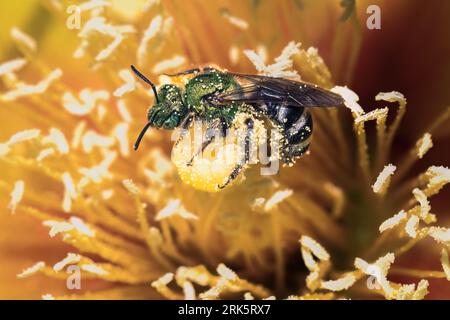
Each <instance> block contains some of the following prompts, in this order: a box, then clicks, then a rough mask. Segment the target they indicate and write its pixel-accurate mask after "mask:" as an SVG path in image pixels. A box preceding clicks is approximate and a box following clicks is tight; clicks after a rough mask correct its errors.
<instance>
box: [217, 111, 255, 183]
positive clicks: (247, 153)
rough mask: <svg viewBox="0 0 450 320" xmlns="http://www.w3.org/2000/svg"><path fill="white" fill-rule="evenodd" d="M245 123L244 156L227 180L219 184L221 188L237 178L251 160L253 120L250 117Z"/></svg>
mask: <svg viewBox="0 0 450 320" xmlns="http://www.w3.org/2000/svg"><path fill="white" fill-rule="evenodd" d="M245 124H246V125H247V133H246V135H245V140H244V148H245V149H244V157H243V159H241V161H239V163H238V164H237V165H236V166H235V167H234V169H233V171H231V174H230V175H229V176H228V178H227V180H226V181H225V183H224V184H222V185H218V186H217V187H218V188H219V189H223V188H225V187H226V186H227V185H228V184H230V183H231V182H232V181H233V180H234V179H236V178H237V176H238V175H239V173H241V171H242V169H243V168H244V166H245V165H246V164H247V163H248V162H249V160H250V142H251V135H252V133H253V126H254V123H253V120H252V119H250V118H248V119H246V120H245Z"/></svg>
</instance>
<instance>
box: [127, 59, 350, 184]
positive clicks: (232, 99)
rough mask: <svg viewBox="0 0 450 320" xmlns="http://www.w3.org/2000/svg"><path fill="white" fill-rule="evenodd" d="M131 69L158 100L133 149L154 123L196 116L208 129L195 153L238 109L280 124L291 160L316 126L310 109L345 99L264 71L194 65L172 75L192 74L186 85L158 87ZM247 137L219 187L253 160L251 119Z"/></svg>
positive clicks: (283, 154) (167, 125) (283, 150)
mask: <svg viewBox="0 0 450 320" xmlns="http://www.w3.org/2000/svg"><path fill="white" fill-rule="evenodd" d="M131 69H132V71H133V72H134V73H135V74H136V75H137V76H138V77H139V78H140V79H142V80H143V81H144V82H146V83H147V84H148V85H150V87H151V88H152V90H153V93H154V96H155V99H156V103H155V104H154V106H153V107H151V108H150V109H149V110H148V114H147V123H146V125H145V126H144V128H143V129H142V131H141V132H140V134H139V136H138V138H137V140H136V142H135V144H134V149H135V150H137V149H138V147H139V144H140V142H141V140H142V138H143V137H144V135H145V133H146V131H147V130H148V129H149V128H150V127H154V128H163V129H167V130H172V129H176V128H181V129H184V131H187V129H188V128H189V127H190V125H191V123H192V122H193V121H194V120H196V119H201V120H203V121H206V122H207V124H208V128H207V130H206V132H205V137H204V139H203V143H202V144H201V145H200V146H199V148H198V150H195V152H194V155H193V157H192V159H191V160H190V161H189V163H187V165H191V164H192V162H193V161H194V159H195V157H196V156H198V155H199V154H201V153H202V152H203V150H204V149H205V148H206V147H207V146H208V145H209V144H211V143H212V142H213V140H214V137H215V135H214V134H211V132H213V131H215V132H217V131H218V132H220V133H221V135H222V136H225V135H226V134H227V129H229V128H230V126H231V125H232V123H233V120H234V119H235V117H236V116H237V115H238V114H242V113H244V114H245V115H249V114H258V115H262V116H263V117H264V118H265V119H266V120H267V122H269V123H270V124H272V125H273V126H274V127H276V128H278V130H279V131H280V133H281V135H282V136H283V139H282V141H281V142H282V143H281V146H280V160H281V161H282V163H283V164H292V163H294V162H295V160H296V159H297V158H299V157H300V156H302V155H303V154H304V153H305V152H306V151H307V150H308V148H309V145H310V138H311V135H312V131H313V119H312V116H311V113H310V111H309V108H313V107H340V106H343V105H344V100H343V98H342V97H341V96H340V95H338V94H335V93H333V92H330V91H328V90H325V89H323V88H321V87H319V86H316V85H313V84H309V83H305V82H298V81H294V80H288V79H284V78H276V77H269V76H262V75H251V74H241V73H234V72H226V71H221V70H217V69H215V68H211V67H208V68H203V69H199V68H196V69H190V70H186V71H183V72H180V73H176V74H170V75H168V76H185V75H193V77H192V78H190V79H189V80H188V81H187V83H186V84H185V85H184V88H180V87H179V86H177V85H174V84H165V85H163V86H161V87H160V89H159V91H158V90H156V86H155V85H154V84H153V83H152V82H151V81H150V80H149V79H148V78H147V77H145V76H144V75H143V74H142V73H141V72H139V71H138V70H137V69H136V68H135V67H134V66H131ZM244 125H245V127H246V128H244V129H245V132H246V134H245V139H244V144H245V145H244V152H243V155H242V159H240V161H237V163H236V164H235V167H234V169H233V170H232V171H231V172H230V173H229V175H228V177H227V179H226V180H225V181H224V182H223V184H221V185H218V188H219V189H223V188H225V187H226V186H227V185H228V184H229V183H231V182H232V181H233V180H234V179H236V177H237V176H238V175H239V173H240V172H241V171H242V169H243V168H244V166H245V165H246V164H247V163H248V161H249V148H250V137H251V135H252V132H253V130H254V121H253V118H252V117H250V116H248V117H247V118H246V120H245V121H244Z"/></svg>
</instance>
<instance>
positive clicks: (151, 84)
mask: <svg viewBox="0 0 450 320" xmlns="http://www.w3.org/2000/svg"><path fill="white" fill-rule="evenodd" d="M131 70H133V72H134V73H135V74H136V75H137V76H138V77H139V78H141V79H142V80H143V81H144V82H146V83H147V84H149V85H150V86H151V87H152V89H153V93H154V94H155V98H156V102H157V103H159V99H158V92H157V91H156V87H155V85H154V84H153V82H151V81H150V80H149V79H148V78H147V77H146V76H144V75H143V74H142V73H140V72H139V71H138V69H136V67H135V66H133V65H131Z"/></svg>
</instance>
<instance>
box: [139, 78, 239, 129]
mask: <svg viewBox="0 0 450 320" xmlns="http://www.w3.org/2000/svg"><path fill="white" fill-rule="evenodd" d="M238 87H239V84H238V83H237V82H236V81H235V80H234V78H233V76H230V75H228V74H226V73H222V72H220V71H216V70H213V71H210V72H205V73H200V74H198V75H197V76H195V77H194V78H192V79H190V80H189V81H188V82H187V83H186V85H185V88H184V92H183V91H182V90H181V89H180V88H179V87H177V86H176V85H173V84H166V85H163V86H162V87H161V88H160V89H159V91H158V98H159V103H157V104H155V105H154V106H153V107H152V108H150V110H149V111H148V115H147V117H148V121H149V122H150V123H151V126H152V127H156V128H163V129H175V128H176V127H178V126H179V125H180V123H181V122H182V121H183V119H184V118H185V117H186V116H187V115H188V114H189V113H191V114H192V113H193V114H195V115H196V116H198V117H199V118H202V119H204V120H207V121H212V120H214V119H217V118H219V119H222V120H224V121H225V122H226V123H227V124H228V125H229V124H231V122H232V121H233V119H234V116H235V115H236V112H237V111H238V109H239V107H240V104H238V103H230V104H227V105H221V106H213V105H211V104H210V103H208V102H207V101H206V99H205V97H206V96H208V95H211V94H213V93H216V92H224V91H229V90H233V89H235V88H238Z"/></svg>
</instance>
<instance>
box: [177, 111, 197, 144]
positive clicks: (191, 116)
mask: <svg viewBox="0 0 450 320" xmlns="http://www.w3.org/2000/svg"><path fill="white" fill-rule="evenodd" d="M192 120H194V113H188V114H187V116H186V117H185V118H184V119H183V121H181V123H180V128H181V132H180V136H179V137H178V139H177V142H175V145H178V143H179V142H180V141H181V139H183V138H184V136H186V134H187V133H188V130H189V127H190V126H191V123H192Z"/></svg>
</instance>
